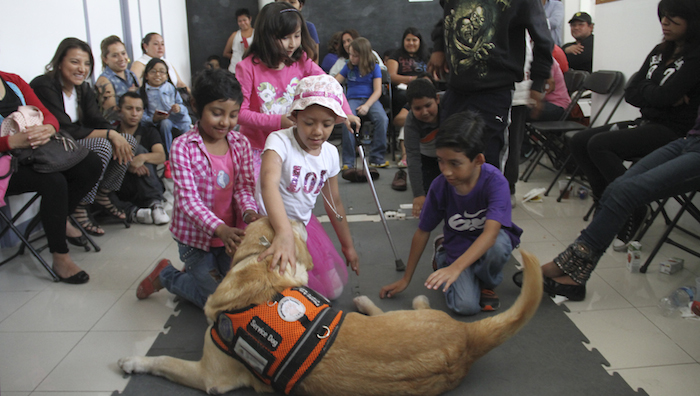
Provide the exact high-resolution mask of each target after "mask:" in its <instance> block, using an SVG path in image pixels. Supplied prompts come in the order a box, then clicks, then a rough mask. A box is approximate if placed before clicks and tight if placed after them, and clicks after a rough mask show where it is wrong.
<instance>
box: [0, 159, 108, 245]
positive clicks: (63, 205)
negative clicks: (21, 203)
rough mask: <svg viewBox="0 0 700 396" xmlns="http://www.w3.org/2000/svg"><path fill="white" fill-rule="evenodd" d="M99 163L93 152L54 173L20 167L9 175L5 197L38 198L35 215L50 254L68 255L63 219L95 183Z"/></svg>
mask: <svg viewBox="0 0 700 396" xmlns="http://www.w3.org/2000/svg"><path fill="white" fill-rule="evenodd" d="M101 173H102V162H101V161H100V157H99V156H98V155H97V154H95V153H94V152H92V151H91V152H90V153H89V154H88V156H87V157H85V159H84V160H82V161H80V162H79V163H78V164H77V165H75V166H74V167H72V168H70V169H68V170H66V171H63V172H55V173H38V172H35V171H34V169H32V167H30V166H22V165H20V166H19V167H18V168H17V171H16V172H15V173H14V174H13V175H12V178H11V179H10V183H9V185H8V186H7V194H6V195H8V196H9V195H16V194H22V193H27V192H38V193H39V194H40V195H41V204H40V206H39V214H40V215H41V223H42V224H43V225H44V231H45V232H46V239H48V241H49V250H50V251H51V253H61V254H65V253H68V245H67V244H66V218H67V217H68V214H69V213H73V210H75V207H76V206H78V203H79V202H80V200H81V199H82V198H83V197H84V196H85V195H86V194H87V193H88V192H89V191H90V190H91V189H92V187H93V186H94V185H95V184H96V183H97V180H98V179H99V178H100V175H101Z"/></svg>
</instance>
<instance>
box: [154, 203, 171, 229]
mask: <svg viewBox="0 0 700 396" xmlns="http://www.w3.org/2000/svg"><path fill="white" fill-rule="evenodd" d="M151 216H152V217H153V224H155V225H163V224H168V223H169V222H170V216H168V214H167V213H166V212H165V209H164V208H163V205H161V204H156V205H153V207H152V208H151Z"/></svg>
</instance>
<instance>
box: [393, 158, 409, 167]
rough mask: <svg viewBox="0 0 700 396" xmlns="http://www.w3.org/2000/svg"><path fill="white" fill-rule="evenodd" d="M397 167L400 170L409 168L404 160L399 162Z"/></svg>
mask: <svg viewBox="0 0 700 396" xmlns="http://www.w3.org/2000/svg"><path fill="white" fill-rule="evenodd" d="M396 166H398V167H399V169H403V168H408V164H407V163H406V159H405V158H404V159H402V160H401V161H399V162H398V163H397V164H396Z"/></svg>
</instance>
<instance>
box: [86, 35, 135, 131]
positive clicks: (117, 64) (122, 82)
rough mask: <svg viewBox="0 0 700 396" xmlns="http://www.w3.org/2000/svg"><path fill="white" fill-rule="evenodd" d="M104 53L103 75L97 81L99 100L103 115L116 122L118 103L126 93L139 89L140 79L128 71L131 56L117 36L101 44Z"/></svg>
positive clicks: (110, 37)
mask: <svg viewBox="0 0 700 396" xmlns="http://www.w3.org/2000/svg"><path fill="white" fill-rule="evenodd" d="M100 50H101V51H102V67H103V68H104V70H103V72H102V74H100V77H99V78H98V79H97V82H96V84H95V85H96V87H97V100H98V102H99V103H100V108H101V110H102V115H104V116H105V118H106V119H107V120H108V121H116V120H118V117H117V112H118V109H117V103H119V98H121V97H122V95H124V94H125V93H126V92H129V91H131V92H134V91H136V90H138V89H139V79H138V77H136V75H135V74H134V72H132V71H131V70H129V69H128V67H129V56H128V55H127V54H126V47H125V46H124V43H123V42H122V40H121V39H120V38H119V37H117V36H109V37H107V38H106V39H104V40H102V43H100Z"/></svg>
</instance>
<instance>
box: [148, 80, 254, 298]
mask: <svg viewBox="0 0 700 396" xmlns="http://www.w3.org/2000/svg"><path fill="white" fill-rule="evenodd" d="M192 97H193V98H194V101H195V108H196V110H197V113H198V115H199V117H200V120H199V123H198V124H197V125H195V126H194V128H192V129H191V130H190V131H189V132H187V133H186V134H184V135H182V136H180V137H179V138H177V139H175V141H173V145H172V148H171V152H170V163H171V166H172V171H173V181H174V182H175V206H174V207H173V221H172V223H171V225H170V231H171V232H172V233H173V237H174V238H175V240H176V241H177V243H178V250H179V252H180V259H181V260H182V262H183V263H184V267H185V269H184V270H183V271H180V270H178V269H176V268H175V267H173V266H172V265H171V264H170V261H169V260H167V259H163V260H161V261H160V263H158V265H157V266H156V268H155V269H154V270H153V271H152V272H151V274H150V275H148V276H147V277H146V279H144V280H143V281H142V282H141V284H140V285H139V287H138V289H137V290H136V296H137V297H138V298H139V299H144V298H146V297H148V296H149V295H151V294H152V293H153V292H155V291H158V290H160V289H162V288H166V289H167V290H168V291H170V292H171V293H174V294H176V295H178V296H180V297H182V298H184V299H187V300H188V301H191V302H192V303H194V304H195V305H197V306H199V307H200V308H203V307H204V304H205V303H206V301H207V297H209V295H210V294H211V293H213V292H214V290H216V287H217V286H218V285H219V283H221V280H222V279H223V278H224V276H225V275H226V273H227V272H228V270H229V269H230V267H231V257H232V256H233V253H234V252H235V251H236V245H238V244H239V243H240V242H241V238H242V237H243V235H244V232H243V230H242V228H244V227H245V224H246V223H250V222H252V221H255V220H257V219H258V218H259V217H260V216H259V215H258V213H257V205H256V203H255V198H254V196H253V195H254V191H255V181H254V177H253V167H252V163H253V160H252V155H251V150H250V144H249V143H248V139H246V138H245V136H243V135H241V134H240V133H238V132H235V131H233V128H234V127H235V126H236V122H237V119H238V112H239V110H240V104H241V102H242V101H243V97H242V94H241V88H240V85H239V84H238V82H237V81H236V79H235V78H234V77H233V75H232V74H231V73H229V72H227V71H224V70H205V71H204V72H202V73H201V74H200V75H199V76H198V77H197V79H196V81H195V85H194V89H193V90H192Z"/></svg>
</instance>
